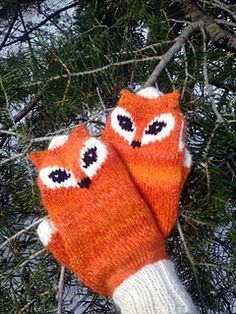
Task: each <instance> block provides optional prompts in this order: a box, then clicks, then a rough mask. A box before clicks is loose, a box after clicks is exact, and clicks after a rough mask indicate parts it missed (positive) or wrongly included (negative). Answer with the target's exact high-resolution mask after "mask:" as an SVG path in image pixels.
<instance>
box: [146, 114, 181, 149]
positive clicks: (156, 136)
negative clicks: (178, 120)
mask: <svg viewBox="0 0 236 314" xmlns="http://www.w3.org/2000/svg"><path fill="white" fill-rule="evenodd" d="M174 126H175V118H174V116H173V115H172V114H171V113H163V114H161V115H160V116H158V117H155V118H154V119H153V120H152V121H151V122H150V123H149V124H148V126H147V127H146V129H145V130H144V132H143V137H142V144H148V143H150V142H155V141H161V140H163V139H164V138H165V137H166V136H168V135H169V134H170V132H171V131H172V130H173V128H174Z"/></svg>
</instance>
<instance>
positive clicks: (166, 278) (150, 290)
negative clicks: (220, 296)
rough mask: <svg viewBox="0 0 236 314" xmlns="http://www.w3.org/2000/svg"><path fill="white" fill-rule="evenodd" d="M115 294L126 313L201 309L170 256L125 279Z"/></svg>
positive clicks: (179, 313)
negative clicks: (181, 279)
mask: <svg viewBox="0 0 236 314" xmlns="http://www.w3.org/2000/svg"><path fill="white" fill-rule="evenodd" d="M112 297H113V300H114V302H115V304H116V305H117V306H118V307H119V309H120V310H121V313H122V314H196V313H197V310H196V308H195V306H194V304H193V302H192V300H191V297H190V295H189V294H188V293H187V291H186V290H185V289H184V287H183V285H182V284H181V282H180V281H179V279H178V277H177V274H176V271H175V268H174V264H173V263H172V262H171V261H169V260H161V261H158V262H156V263H154V264H150V265H146V266H144V267H143V268H142V269H141V270H139V271H138V272H137V273H135V274H133V275H131V276H130V277H128V278H127V279H126V280H125V281H123V282H122V283H121V284H120V285H119V286H118V287H117V288H116V289H115V291H114V293H113V296H112Z"/></svg>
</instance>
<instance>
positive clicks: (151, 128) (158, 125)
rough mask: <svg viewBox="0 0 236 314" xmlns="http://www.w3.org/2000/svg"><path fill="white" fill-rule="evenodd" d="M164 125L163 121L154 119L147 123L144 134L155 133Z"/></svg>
mask: <svg viewBox="0 0 236 314" xmlns="http://www.w3.org/2000/svg"><path fill="white" fill-rule="evenodd" d="M164 127H166V123H165V122H163V121H161V122H159V121H155V122H153V123H152V124H151V125H149V127H148V130H146V131H145V134H151V135H157V134H158V133H159V132H161V130H162V129H163V128H164Z"/></svg>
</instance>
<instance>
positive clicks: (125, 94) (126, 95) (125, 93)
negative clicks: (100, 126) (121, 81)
mask: <svg viewBox="0 0 236 314" xmlns="http://www.w3.org/2000/svg"><path fill="white" fill-rule="evenodd" d="M132 95H133V93H131V92H129V91H128V90H127V89H122V90H121V92H120V99H127V98H128V99H129V98H130V97H131V96H132Z"/></svg>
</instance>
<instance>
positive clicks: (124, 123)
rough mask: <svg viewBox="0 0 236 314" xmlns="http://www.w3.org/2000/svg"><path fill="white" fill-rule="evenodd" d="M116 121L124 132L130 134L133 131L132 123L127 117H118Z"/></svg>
mask: <svg viewBox="0 0 236 314" xmlns="http://www.w3.org/2000/svg"><path fill="white" fill-rule="evenodd" d="M117 119H118V121H119V125H120V127H121V128H122V129H123V130H125V131H130V132H132V131H133V130H134V128H133V122H132V121H131V119H130V118H129V117H126V116H121V115H118V116H117Z"/></svg>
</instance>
